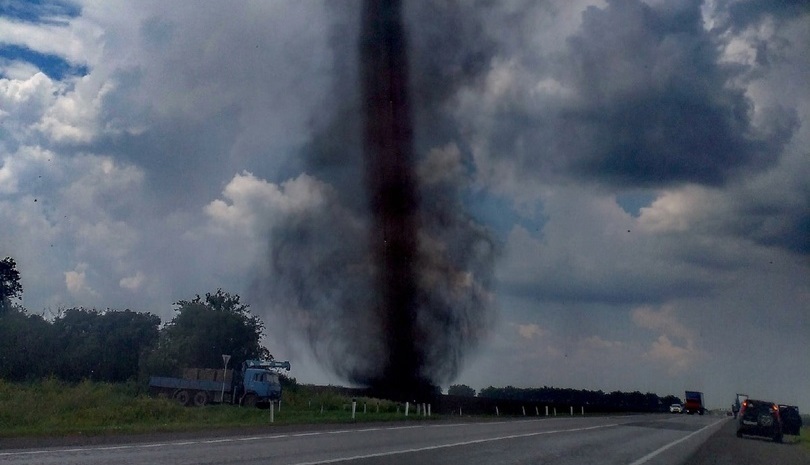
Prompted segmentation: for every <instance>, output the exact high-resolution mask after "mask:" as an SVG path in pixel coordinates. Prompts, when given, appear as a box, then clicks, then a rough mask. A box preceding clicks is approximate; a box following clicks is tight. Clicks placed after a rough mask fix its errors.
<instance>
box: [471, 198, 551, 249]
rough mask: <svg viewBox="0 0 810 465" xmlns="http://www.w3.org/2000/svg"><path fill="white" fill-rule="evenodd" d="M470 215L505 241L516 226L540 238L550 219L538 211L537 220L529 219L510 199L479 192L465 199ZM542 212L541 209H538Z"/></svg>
mask: <svg viewBox="0 0 810 465" xmlns="http://www.w3.org/2000/svg"><path fill="white" fill-rule="evenodd" d="M465 203H466V204H467V205H468V208H469V210H470V214H472V216H473V217H475V218H476V219H478V220H479V221H481V222H482V223H484V224H486V225H487V226H489V227H490V228H492V230H493V231H495V234H497V236H498V237H499V238H501V239H505V238H506V236H507V235H508V234H509V232H510V231H511V230H512V228H514V227H515V225H520V226H522V227H524V228H526V230H527V231H529V232H530V233H531V235H532V236H540V234H541V233H542V230H543V226H545V224H546V222H547V221H548V218H547V217H546V216H545V215H543V214H542V212H541V211H538V212H537V214H536V215H535V218H527V217H525V216H523V215H521V214H519V213H518V212H517V211H515V209H514V206H513V204H512V202H511V200H509V199H508V198H504V197H500V196H496V195H493V194H491V193H489V192H486V191H478V192H475V193H471V194H468V195H467V196H466V197H465ZM538 210H540V209H538Z"/></svg>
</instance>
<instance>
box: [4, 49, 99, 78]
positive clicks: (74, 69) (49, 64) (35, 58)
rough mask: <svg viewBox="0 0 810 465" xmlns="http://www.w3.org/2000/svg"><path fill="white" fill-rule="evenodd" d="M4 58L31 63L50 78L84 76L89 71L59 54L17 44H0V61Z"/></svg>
mask: <svg viewBox="0 0 810 465" xmlns="http://www.w3.org/2000/svg"><path fill="white" fill-rule="evenodd" d="M6 60H8V61H24V62H27V63H31V64H32V65H34V66H36V67H37V68H39V69H40V70H41V71H42V72H43V73H45V74H47V75H48V77H50V78H51V79H55V80H60V81H61V80H62V79H64V78H65V77H67V76H84V75H85V74H87V73H88V72H89V70H88V68H87V66H85V65H74V64H72V63H70V62H69V61H67V60H65V59H64V58H62V57H60V56H57V55H51V54H46V53H40V52H37V51H34V50H31V49H30V48H27V47H21V46H19V45H0V61H6ZM4 77H5V76H4Z"/></svg>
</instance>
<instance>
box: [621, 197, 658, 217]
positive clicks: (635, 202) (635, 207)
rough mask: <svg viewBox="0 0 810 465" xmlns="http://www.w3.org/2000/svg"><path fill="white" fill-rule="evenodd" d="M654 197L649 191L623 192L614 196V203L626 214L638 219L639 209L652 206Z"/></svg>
mask: <svg viewBox="0 0 810 465" xmlns="http://www.w3.org/2000/svg"><path fill="white" fill-rule="evenodd" d="M656 197H657V196H656V195H655V194H654V193H652V192H649V191H633V192H625V193H622V194H619V195H617V196H616V203H617V204H618V205H619V206H620V207H622V210H624V211H626V212H627V213H628V214H630V215H632V216H634V217H638V216H639V215H640V214H641V209H642V208H644V207H649V206H650V205H652V203H653V201H654V200H655V199H656Z"/></svg>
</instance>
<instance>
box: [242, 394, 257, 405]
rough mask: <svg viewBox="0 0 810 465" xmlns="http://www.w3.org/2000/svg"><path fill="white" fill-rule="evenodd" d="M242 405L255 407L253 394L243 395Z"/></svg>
mask: <svg viewBox="0 0 810 465" xmlns="http://www.w3.org/2000/svg"><path fill="white" fill-rule="evenodd" d="M242 405H244V406H245V407H255V406H256V396H255V395H254V394H247V395H245V397H243V398H242Z"/></svg>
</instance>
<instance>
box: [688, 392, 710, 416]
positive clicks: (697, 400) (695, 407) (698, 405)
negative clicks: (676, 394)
mask: <svg viewBox="0 0 810 465" xmlns="http://www.w3.org/2000/svg"><path fill="white" fill-rule="evenodd" d="M684 399H686V402H685V403H684V406H683V409H684V410H685V411H686V413H688V414H689V415H691V414H693V413H697V414H699V415H703V414H704V413H706V406H705V405H704V404H703V393H702V392H699V391H686V393H685V396H684Z"/></svg>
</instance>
